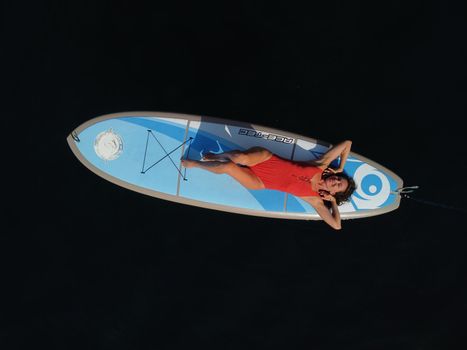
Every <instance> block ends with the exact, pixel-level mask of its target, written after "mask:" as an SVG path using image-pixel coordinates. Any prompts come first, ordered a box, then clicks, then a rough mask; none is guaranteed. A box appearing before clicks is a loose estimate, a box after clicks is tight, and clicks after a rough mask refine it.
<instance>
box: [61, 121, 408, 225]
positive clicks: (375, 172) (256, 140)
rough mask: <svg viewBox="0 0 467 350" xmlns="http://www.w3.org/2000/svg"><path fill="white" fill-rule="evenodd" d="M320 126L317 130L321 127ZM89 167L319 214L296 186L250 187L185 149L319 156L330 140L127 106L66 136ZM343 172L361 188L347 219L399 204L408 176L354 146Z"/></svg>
mask: <svg viewBox="0 0 467 350" xmlns="http://www.w3.org/2000/svg"><path fill="white" fill-rule="evenodd" d="M315 132H316V134H318V133H319V130H316V131H315ZM67 141H68V144H69V146H70V147H71V149H72V151H73V153H74V154H75V155H76V156H77V158H78V159H79V160H80V161H81V162H82V163H83V164H84V165H85V166H86V167H88V168H89V169H90V170H91V171H93V172H94V173H96V174H97V175H99V176H101V177H103V178H105V179H106V180H108V181H111V182H113V183H115V184H117V185H119V186H122V187H125V188H128V189H130V190H133V191H137V192H140V193H143V194H146V195H150V196H153V197H157V198H160V199H164V200H170V201H174V202H179V203H184V204H188V205H195V206H200V207H204V208H209V209H215V210H222V211H228V212H234V213H239V214H246V215H256V216H265V217H275V218H288V219H302V220H317V219H320V218H319V216H318V215H317V213H316V212H315V210H314V209H313V208H312V207H311V206H310V205H309V204H308V203H306V202H305V201H303V200H301V199H300V198H298V197H295V196H293V195H291V194H287V193H284V192H280V191H275V190H248V189H246V188H244V187H243V186H242V185H240V184H239V183H238V182H237V181H235V180H234V179H233V178H231V177H230V176H228V175H217V174H212V173H210V172H208V171H206V170H202V169H198V168H190V169H186V168H184V167H182V166H181V161H180V159H181V158H182V157H184V158H186V157H188V158H190V159H200V158H201V157H202V155H203V154H204V153H207V152H213V153H220V152H225V151H230V150H233V149H238V150H245V149H248V148H250V147H253V146H261V147H264V148H267V149H269V150H270V151H271V152H273V153H275V154H277V155H279V156H281V157H284V158H287V159H291V160H297V161H306V160H311V159H315V158H318V157H320V156H321V155H322V154H323V153H324V152H326V151H327V149H328V148H329V147H330V146H331V145H330V144H329V143H326V142H324V141H320V140H317V139H313V138H310V137H306V136H302V135H298V134H294V133H290V132H287V131H283V130H278V129H272V128H269V127H266V126H260V125H253V124H248V123H245V122H238V121H233V120H227V119H219V118H212V117H204V116H195V115H186V114H176V113H167V112H124V113H115V114H108V115H104V116H100V117H97V118H93V119H91V120H89V121H87V122H85V123H83V124H82V125H80V126H79V127H78V128H76V129H75V130H74V131H73V132H72V133H71V134H70V135H69V136H68V138H67ZM344 170H345V172H346V173H348V174H349V175H350V176H352V177H353V178H354V180H355V183H356V185H357V190H356V191H355V193H354V194H353V195H352V198H351V200H350V201H349V202H347V203H345V204H343V205H341V206H340V207H339V210H340V212H341V217H342V218H343V219H351V218H361V217H367V216H374V215H380V214H383V213H387V212H389V211H392V210H395V209H397V208H398V206H399V203H400V196H399V195H398V194H397V193H395V192H394V191H396V190H397V189H398V188H401V187H402V186H403V182H402V180H401V179H400V178H399V177H398V176H397V175H396V174H394V173H393V172H392V171H390V170H389V169H387V168H385V167H384V166H382V165H380V164H378V163H376V162H373V161H371V160H369V159H367V158H365V157H363V156H360V155H358V154H356V153H353V152H351V153H350V155H349V157H348V159H347V162H346V165H345V169H344Z"/></svg>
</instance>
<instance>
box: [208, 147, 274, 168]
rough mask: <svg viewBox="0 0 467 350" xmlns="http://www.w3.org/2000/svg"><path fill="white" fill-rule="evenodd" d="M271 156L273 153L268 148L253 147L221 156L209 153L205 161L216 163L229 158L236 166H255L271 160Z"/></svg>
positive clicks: (221, 154)
mask: <svg viewBox="0 0 467 350" xmlns="http://www.w3.org/2000/svg"><path fill="white" fill-rule="evenodd" d="M271 156H272V153H271V152H270V151H268V150H267V149H266V148H263V147H252V148H249V149H247V150H246V151H238V150H233V151H229V152H224V153H219V154H215V153H207V154H206V155H204V157H203V159H204V160H212V161H216V160H222V159H226V158H227V159H230V160H231V161H232V162H234V163H236V164H241V165H246V166H254V165H256V164H258V163H262V162H264V161H266V160H268V159H269V158H271Z"/></svg>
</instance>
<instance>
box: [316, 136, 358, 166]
mask: <svg viewBox="0 0 467 350" xmlns="http://www.w3.org/2000/svg"><path fill="white" fill-rule="evenodd" d="M351 147H352V141H350V140H346V141H344V142H341V143H338V144H337V145H334V146H333V147H331V148H330V149H329V150H328V151H327V152H326V153H325V154H323V156H322V157H321V158H319V159H318V160H316V163H317V164H318V166H319V167H320V168H322V169H326V168H327V167H329V164H331V163H332V162H333V161H334V160H335V159H337V158H338V157H339V156H340V158H341V159H340V161H339V167H338V168H337V169H336V170H335V171H336V172H342V171H343V170H344V166H345V162H346V161H347V157H348V156H349V153H350V148H351Z"/></svg>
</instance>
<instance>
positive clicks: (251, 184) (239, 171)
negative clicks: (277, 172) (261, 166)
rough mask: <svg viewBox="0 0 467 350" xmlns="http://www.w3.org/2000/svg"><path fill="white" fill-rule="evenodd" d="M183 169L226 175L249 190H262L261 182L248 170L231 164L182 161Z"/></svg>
mask: <svg viewBox="0 0 467 350" xmlns="http://www.w3.org/2000/svg"><path fill="white" fill-rule="evenodd" d="M182 165H183V166H184V167H185V168H200V169H204V170H207V171H210V172H212V173H214V174H227V175H230V176H231V177H233V178H234V179H235V180H237V181H238V182H239V183H240V184H241V185H243V186H244V187H246V188H248V189H250V190H261V189H264V185H263V182H262V181H261V180H260V179H259V178H258V177H257V176H256V175H255V173H253V172H252V171H251V170H250V169H248V168H243V167H240V166H238V165H236V164H235V163H233V162H230V161H228V162H217V161H210V162H201V161H199V160H191V159H182Z"/></svg>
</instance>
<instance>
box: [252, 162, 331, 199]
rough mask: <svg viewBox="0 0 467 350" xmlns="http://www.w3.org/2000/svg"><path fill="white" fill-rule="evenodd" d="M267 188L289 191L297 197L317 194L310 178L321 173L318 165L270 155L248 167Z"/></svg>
mask: <svg viewBox="0 0 467 350" xmlns="http://www.w3.org/2000/svg"><path fill="white" fill-rule="evenodd" d="M250 169H251V171H253V173H255V175H256V176H258V177H259V178H260V179H261V181H263V184H264V186H265V187H266V188H267V189H271V190H278V191H283V192H288V193H291V194H293V195H295V196H298V197H308V196H319V194H318V192H316V191H313V190H312V188H311V179H312V178H313V176H314V175H315V174H317V173H322V172H323V170H321V169H320V168H318V167H315V166H312V165H309V164H305V163H301V162H294V161H291V160H287V159H284V158H281V157H278V156H276V155H274V154H273V155H272V156H271V158H269V159H268V160H266V161H264V162H262V163H258V164H256V165H254V166H251V167H250Z"/></svg>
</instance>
